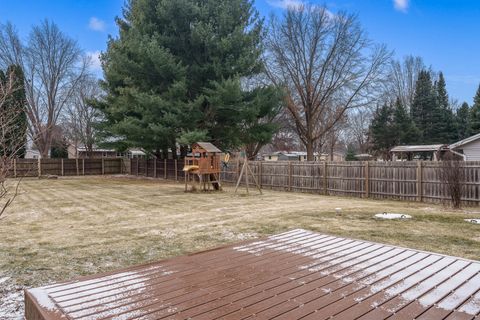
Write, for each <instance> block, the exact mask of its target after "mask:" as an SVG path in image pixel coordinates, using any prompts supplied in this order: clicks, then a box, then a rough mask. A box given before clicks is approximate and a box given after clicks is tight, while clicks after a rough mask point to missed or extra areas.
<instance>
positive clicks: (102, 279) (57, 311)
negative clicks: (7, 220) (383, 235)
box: [25, 230, 480, 320]
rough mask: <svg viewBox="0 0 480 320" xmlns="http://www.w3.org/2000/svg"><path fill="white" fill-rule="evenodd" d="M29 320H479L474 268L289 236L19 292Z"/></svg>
mask: <svg viewBox="0 0 480 320" xmlns="http://www.w3.org/2000/svg"><path fill="white" fill-rule="evenodd" d="M25 304H26V306H25V307H26V308H25V316H26V319H27V320H39V319H89V320H90V319H219V318H221V319H246V318H248V319H285V320H286V319H289V320H290V319H316V320H318V319H331V318H333V319H387V318H388V319H460V320H462V319H479V318H480V262H477V261H470V260H465V259H460V258H455V257H449V256H444V255H439V254H434V253H429V252H421V251H415V250H410V249H406V248H400V247H394V246H386V245H382V244H377V243H372V242H366V241H358V240H352V239H346V238H339V237H333V236H327V235H321V234H317V233H314V232H309V231H305V230H293V231H290V232H286V233H283V234H279V235H275V236H271V237H268V238H266V239H262V240H256V241H249V242H244V243H241V244H237V245H231V246H226V247H222V248H218V249H214V250H210V251H204V252H200V253H197V254H193V255H188V256H182V257H176V258H173V259H170V260H165V261H160V262H156V263H151V264H147V265H142V266H136V267H132V268H128V269H124V270H121V271H117V272H112V273H107V274H102V275H96V276H89V277H83V278H80V279H77V280H74V281H69V282H65V283H60V284H54V285H50V286H46V287H41V288H35V289H30V290H26V291H25Z"/></svg>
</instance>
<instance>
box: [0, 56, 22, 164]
mask: <svg viewBox="0 0 480 320" xmlns="http://www.w3.org/2000/svg"><path fill="white" fill-rule="evenodd" d="M10 76H11V77H12V79H13V84H12V85H13V87H14V91H13V94H12V95H11V96H10V97H8V99H7V100H6V101H5V103H4V105H3V108H5V114H6V115H9V116H10V117H11V118H12V119H13V120H14V122H13V123H12V125H11V126H8V128H5V129H6V130H7V131H8V132H4V135H5V138H6V139H7V140H8V141H9V145H10V146H11V147H10V148H9V150H2V152H6V153H7V156H10V155H15V156H16V157H19V158H24V157H25V153H26V145H27V114H26V104H27V99H26V95H25V85H24V76H23V71H22V68H21V67H20V66H18V65H11V66H9V67H8V68H7V71H6V74H5V73H3V72H1V71H0V81H7V77H10Z"/></svg>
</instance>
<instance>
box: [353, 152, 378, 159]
mask: <svg viewBox="0 0 480 320" xmlns="http://www.w3.org/2000/svg"><path fill="white" fill-rule="evenodd" d="M354 157H355V159H356V160H358V161H371V160H374V157H373V156H372V155H371V154H368V153H360V154H356V155H355V156H354Z"/></svg>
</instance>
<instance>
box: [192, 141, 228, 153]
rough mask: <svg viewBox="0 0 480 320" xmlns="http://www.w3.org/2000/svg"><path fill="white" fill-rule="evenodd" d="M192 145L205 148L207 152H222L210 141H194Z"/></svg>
mask: <svg viewBox="0 0 480 320" xmlns="http://www.w3.org/2000/svg"><path fill="white" fill-rule="evenodd" d="M194 145H198V146H199V147H201V148H202V149H205V151H207V152H222V150H220V149H218V148H217V147H215V146H214V145H213V144H211V143H210V142H196V143H194Z"/></svg>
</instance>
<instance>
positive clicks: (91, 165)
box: [9, 158, 128, 177]
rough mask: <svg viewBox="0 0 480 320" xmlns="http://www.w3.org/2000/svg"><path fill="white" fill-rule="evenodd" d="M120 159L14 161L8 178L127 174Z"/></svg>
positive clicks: (122, 160)
mask: <svg viewBox="0 0 480 320" xmlns="http://www.w3.org/2000/svg"><path fill="white" fill-rule="evenodd" d="M124 161H128V160H124V159H122V158H112V159H109V158H103V159H15V160H14V162H13V164H12V166H11V169H10V172H9V176H10V177H38V176H42V175H58V176H81V175H102V174H120V173H128V171H127V170H125V165H124V163H123V162H124Z"/></svg>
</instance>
